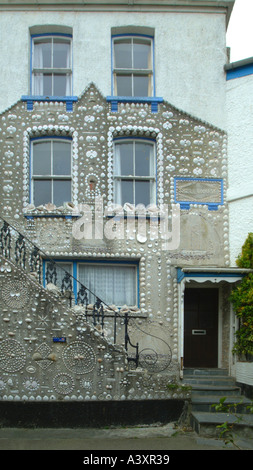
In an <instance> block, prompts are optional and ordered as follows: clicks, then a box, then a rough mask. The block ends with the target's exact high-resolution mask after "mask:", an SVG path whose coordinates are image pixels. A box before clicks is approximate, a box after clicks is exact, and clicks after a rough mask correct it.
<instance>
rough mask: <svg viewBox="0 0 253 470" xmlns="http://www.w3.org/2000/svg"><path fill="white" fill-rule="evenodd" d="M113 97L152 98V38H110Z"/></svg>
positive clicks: (131, 36)
mask: <svg viewBox="0 0 253 470" xmlns="http://www.w3.org/2000/svg"><path fill="white" fill-rule="evenodd" d="M112 46H113V55H112V60H113V95H114V96H128V97H152V96H153V95H154V84H153V77H154V71H153V38H152V37H148V36H144V35H143V36H141V35H140V36H138V35H122V36H115V37H113V38H112Z"/></svg>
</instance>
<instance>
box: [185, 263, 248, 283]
mask: <svg viewBox="0 0 253 470" xmlns="http://www.w3.org/2000/svg"><path fill="white" fill-rule="evenodd" d="M250 272H253V270H252V269H245V268H237V267H229V268H218V267H190V266H187V267H183V268H182V267H178V268H177V282H178V283H180V282H181V281H183V280H186V281H188V282H189V281H190V280H194V281H196V282H205V281H211V282H214V283H216V282H221V281H226V282H230V283H231V282H237V281H240V280H241V279H242V278H243V276H245V275H246V274H248V273H250Z"/></svg>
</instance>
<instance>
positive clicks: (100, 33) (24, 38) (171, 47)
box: [0, 11, 226, 129]
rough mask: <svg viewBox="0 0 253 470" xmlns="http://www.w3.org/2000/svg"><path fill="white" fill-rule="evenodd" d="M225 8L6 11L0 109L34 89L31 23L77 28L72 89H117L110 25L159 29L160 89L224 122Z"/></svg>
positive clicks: (0, 28)
mask: <svg viewBox="0 0 253 470" xmlns="http://www.w3.org/2000/svg"><path fill="white" fill-rule="evenodd" d="M225 22H226V18H225V14H223V13H213V12H212V13H187V12H185V13H183V12H177V13H175V12H174V13H173V12H171V13H148V12H145V13H132V12H71V11H70V12H64V11H62V12H53V11H52V12H42V11H41V12H35V11H25V12H22V11H19V12H18V11H17V12H1V15H0V41H1V53H0V67H1V81H0V112H2V111H3V110H5V109H6V108H8V107H10V106H11V105H12V104H13V103H15V102H17V101H18V100H19V99H20V98H21V96H22V95H27V94H30V89H29V84H30V37H29V27H30V26H34V25H44V24H56V25H65V26H70V27H72V28H73V64H74V72H73V94H74V95H77V96H80V94H82V92H83V90H84V89H85V88H86V87H87V86H88V85H89V83H90V82H94V83H95V84H96V86H97V87H98V88H99V89H100V91H101V92H102V94H103V95H104V96H107V95H111V27H115V26H125V25H135V26H149V27H152V28H154V29H155V81H156V96H161V97H163V98H164V99H165V100H166V101H168V102H169V103H171V104H172V105H174V106H176V107H178V108H179V109H181V110H183V111H186V112H188V113H190V114H192V115H193V116H196V117H198V118H200V119H202V120H204V121H207V122H208V123H211V124H213V125H215V126H217V127H220V128H222V129H224V107H225V87H226V83H225V74H224V64H225V63H226V44H225V33H226V28H225Z"/></svg>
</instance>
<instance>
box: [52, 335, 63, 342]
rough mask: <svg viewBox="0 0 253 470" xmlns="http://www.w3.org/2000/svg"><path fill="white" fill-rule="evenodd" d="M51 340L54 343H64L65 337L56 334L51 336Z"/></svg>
mask: <svg viewBox="0 0 253 470" xmlns="http://www.w3.org/2000/svg"><path fill="white" fill-rule="evenodd" d="M53 342H54V343H66V338H64V337H58V336H57V337H54V338H53Z"/></svg>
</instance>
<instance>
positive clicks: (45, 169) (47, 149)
mask: <svg viewBox="0 0 253 470" xmlns="http://www.w3.org/2000/svg"><path fill="white" fill-rule="evenodd" d="M33 174H34V175H51V143H50V142H39V143H34V144H33Z"/></svg>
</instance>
